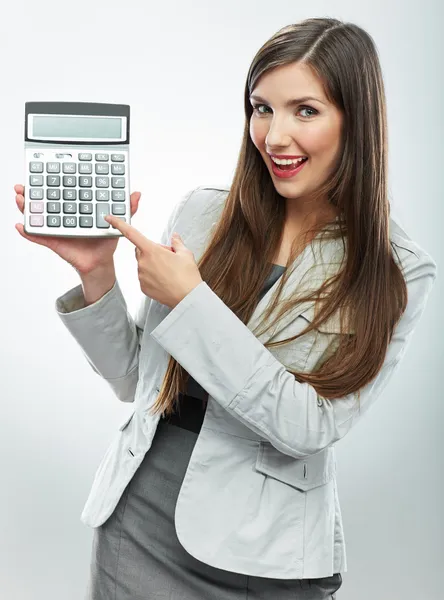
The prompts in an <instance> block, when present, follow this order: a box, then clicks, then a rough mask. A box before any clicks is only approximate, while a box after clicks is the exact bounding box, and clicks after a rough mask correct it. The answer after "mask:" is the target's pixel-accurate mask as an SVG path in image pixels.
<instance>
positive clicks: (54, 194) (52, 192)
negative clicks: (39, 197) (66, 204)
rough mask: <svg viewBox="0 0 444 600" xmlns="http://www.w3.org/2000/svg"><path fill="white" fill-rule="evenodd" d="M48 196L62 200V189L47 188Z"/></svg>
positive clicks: (51, 198)
mask: <svg viewBox="0 0 444 600" xmlns="http://www.w3.org/2000/svg"><path fill="white" fill-rule="evenodd" d="M46 197H47V198H48V200H60V190H59V189H56V190H46Z"/></svg>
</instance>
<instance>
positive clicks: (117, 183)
mask: <svg viewBox="0 0 444 600" xmlns="http://www.w3.org/2000/svg"><path fill="white" fill-rule="evenodd" d="M111 185H112V186H113V188H123V187H125V177H111Z"/></svg>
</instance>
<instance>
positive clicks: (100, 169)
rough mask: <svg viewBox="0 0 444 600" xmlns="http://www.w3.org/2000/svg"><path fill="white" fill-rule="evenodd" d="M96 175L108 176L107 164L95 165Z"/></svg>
mask: <svg viewBox="0 0 444 600" xmlns="http://www.w3.org/2000/svg"><path fill="white" fill-rule="evenodd" d="M96 173H97V175H108V173H109V165H108V164H96Z"/></svg>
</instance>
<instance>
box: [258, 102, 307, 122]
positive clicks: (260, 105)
mask: <svg viewBox="0 0 444 600" xmlns="http://www.w3.org/2000/svg"><path fill="white" fill-rule="evenodd" d="M262 106H263V107H264V108H266V109H268V108H269V107H268V106H267V105H266V104H253V110H254V111H256V112H257V113H258V114H259V115H264V114H267V113H266V112H263V111H260V110H259V109H260V108H261V107H262ZM299 110H300V111H303V110H308V111H311V113H312V114H309V115H308V116H305V117H303V118H304V119H309V118H310V117H313V116H314V115H317V114H318V111H317V110H316V109H315V108H311V106H301V107H300V109H299Z"/></svg>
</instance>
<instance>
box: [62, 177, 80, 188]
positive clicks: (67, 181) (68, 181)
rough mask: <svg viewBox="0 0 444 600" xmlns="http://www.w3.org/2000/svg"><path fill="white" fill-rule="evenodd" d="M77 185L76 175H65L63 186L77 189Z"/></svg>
mask: <svg viewBox="0 0 444 600" xmlns="http://www.w3.org/2000/svg"><path fill="white" fill-rule="evenodd" d="M76 183H77V177H76V176H75V175H74V176H73V175H63V185H64V186H65V187H75V186H76Z"/></svg>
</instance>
